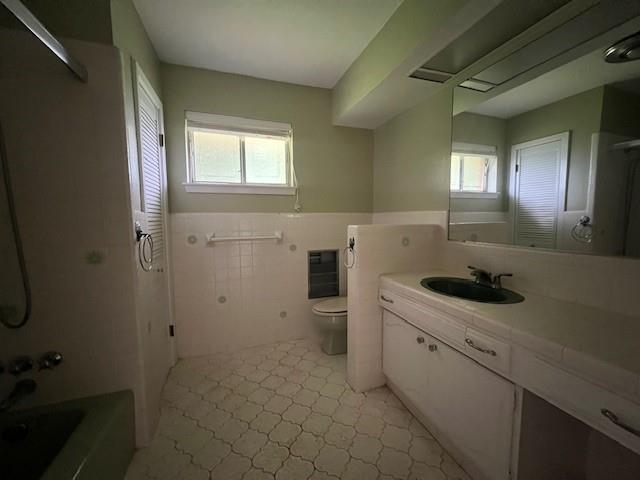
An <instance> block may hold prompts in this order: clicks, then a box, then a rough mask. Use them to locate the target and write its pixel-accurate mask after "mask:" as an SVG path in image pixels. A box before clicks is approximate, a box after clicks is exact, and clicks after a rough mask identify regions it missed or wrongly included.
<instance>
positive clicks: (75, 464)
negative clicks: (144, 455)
mask: <svg viewBox="0 0 640 480" xmlns="http://www.w3.org/2000/svg"><path fill="white" fill-rule="evenodd" d="M134 428H135V427H134V407H133V394H132V393H131V392H130V391H122V392H115V393H109V394H105V395H98V396H95V397H87V398H80V399H77V400H71V401H68V402H63V403H57V404H52V405H45V406H42V407H37V408H32V409H29V410H20V411H16V412H12V413H4V414H0V478H2V480H37V479H41V480H89V479H91V480H121V479H122V478H124V475H125V473H126V471H127V467H128V465H129V462H130V461H131V457H132V455H133V450H134V442H135V431H134Z"/></svg>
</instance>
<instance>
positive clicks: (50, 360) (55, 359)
mask: <svg viewBox="0 0 640 480" xmlns="http://www.w3.org/2000/svg"><path fill="white" fill-rule="evenodd" d="M61 363H62V354H61V353H60V352H47V353H45V354H44V355H42V357H41V358H40V360H38V369H39V370H52V369H54V368H55V367H57V366H58V365H60V364H61Z"/></svg>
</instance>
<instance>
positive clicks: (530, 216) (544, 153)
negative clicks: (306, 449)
mask: <svg viewBox="0 0 640 480" xmlns="http://www.w3.org/2000/svg"><path fill="white" fill-rule="evenodd" d="M567 144H568V133H567V134H560V135H554V136H552V137H546V138H542V139H539V140H535V141H532V142H527V143H524V144H520V145H515V146H514V147H513V151H514V157H515V172H514V173H515V174H514V176H513V177H512V178H513V180H514V191H513V213H514V240H515V242H514V243H515V244H516V245H523V246H527V247H539V248H555V247H556V243H557V236H558V217H559V215H560V214H561V212H562V211H563V209H564V203H565V188H566V161H567V159H566V155H567Z"/></svg>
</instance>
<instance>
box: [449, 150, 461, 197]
mask: <svg viewBox="0 0 640 480" xmlns="http://www.w3.org/2000/svg"><path fill="white" fill-rule="evenodd" d="M451 190H453V191H457V190H460V155H451Z"/></svg>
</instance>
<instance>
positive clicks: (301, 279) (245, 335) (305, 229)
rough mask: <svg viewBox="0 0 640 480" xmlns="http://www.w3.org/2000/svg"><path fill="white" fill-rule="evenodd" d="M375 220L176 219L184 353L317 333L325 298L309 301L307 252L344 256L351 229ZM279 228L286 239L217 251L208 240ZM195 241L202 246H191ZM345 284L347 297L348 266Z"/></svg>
mask: <svg viewBox="0 0 640 480" xmlns="http://www.w3.org/2000/svg"><path fill="white" fill-rule="evenodd" d="M370 222H371V214H365V213H309V214H277V213H274V214H271V213H238V214H234V213H188V214H187V213H176V214H172V215H171V226H172V227H171V231H172V251H171V255H172V264H173V284H174V308H175V320H176V328H177V333H176V336H177V348H178V355H179V356H180V357H190V356H195V355H205V354H211V353H216V352H221V351H227V350H236V349H239V348H243V347H247V346H251V345H258V344H263V343H268V342H274V341H282V340H287V339H292V338H300V337H309V336H311V337H313V336H315V335H317V330H316V328H315V325H314V318H313V315H312V312H311V305H312V304H313V303H315V302H317V301H318V300H309V299H308V298H307V295H308V281H307V252H308V251H309V250H323V249H336V250H340V251H342V249H343V248H344V247H345V246H346V238H347V226H348V225H350V224H368V223H370ZM275 230H282V231H283V232H284V239H283V241H282V242H276V241H274V240H259V241H244V242H224V243H216V244H214V245H213V246H207V245H206V242H205V238H206V235H207V234H211V233H215V234H216V236H231V235H252V234H253V235H257V234H266V233H269V234H271V233H273V232H274V231H275ZM191 236H193V238H195V240H196V243H193V244H192V243H189V237H191ZM340 258H341V260H342V256H341V257H340ZM341 265H342V263H341ZM340 283H341V285H340V288H341V293H342V294H345V293H346V291H347V288H346V273H345V269H344V267H342V266H341V269H340ZM222 297H224V301H223V298H222ZM281 315H286V316H284V317H283V316H281Z"/></svg>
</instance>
